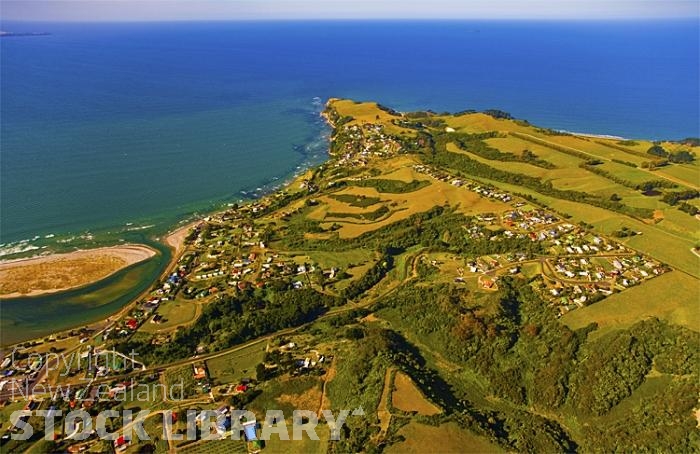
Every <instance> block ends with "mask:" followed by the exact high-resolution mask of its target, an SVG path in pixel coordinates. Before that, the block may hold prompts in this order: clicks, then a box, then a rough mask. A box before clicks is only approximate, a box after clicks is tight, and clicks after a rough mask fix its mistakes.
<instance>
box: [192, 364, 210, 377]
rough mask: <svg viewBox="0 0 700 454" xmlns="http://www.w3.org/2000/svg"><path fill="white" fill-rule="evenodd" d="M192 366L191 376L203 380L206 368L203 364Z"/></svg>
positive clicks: (205, 375)
mask: <svg viewBox="0 0 700 454" xmlns="http://www.w3.org/2000/svg"><path fill="white" fill-rule="evenodd" d="M192 367H193V368H194V373H193V374H192V378H194V379H195V380H203V379H205V378H207V369H206V368H205V367H204V366H203V365H200V366H198V365H194V366H192Z"/></svg>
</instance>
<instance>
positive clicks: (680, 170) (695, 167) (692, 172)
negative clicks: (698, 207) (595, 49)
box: [655, 161, 700, 188]
mask: <svg viewBox="0 0 700 454" xmlns="http://www.w3.org/2000/svg"><path fill="white" fill-rule="evenodd" d="M655 172H656V173H658V174H659V175H663V176H668V177H671V178H676V179H678V180H681V181H683V182H686V183H687V184H688V185H689V186H691V187H694V188H697V187H698V186H700V164H698V162H697V161H695V162H693V163H690V164H673V165H670V166H666V167H662V168H660V169H658V170H656V171H655Z"/></svg>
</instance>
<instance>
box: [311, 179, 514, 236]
mask: <svg viewBox="0 0 700 454" xmlns="http://www.w3.org/2000/svg"><path fill="white" fill-rule="evenodd" d="M354 190H355V188H353V192H354ZM374 194H376V192H375V193H374ZM382 200H386V201H387V202H388V203H389V204H390V205H391V206H392V210H395V211H394V212H393V213H392V214H391V216H389V217H388V218H387V219H383V220H381V221H378V222H372V223H365V224H351V223H343V222H342V221H341V220H338V221H334V222H337V223H338V224H339V225H340V226H341V228H340V229H339V230H338V232H339V235H340V237H341V238H354V237H357V236H359V235H361V234H363V233H365V232H369V231H373V230H376V229H378V228H380V227H383V226H385V225H388V224H391V223H394V222H396V221H400V220H402V219H406V218H408V217H410V216H411V215H413V214H416V213H421V212H424V211H427V210H429V209H431V208H433V207H434V206H442V205H445V204H448V205H450V206H452V207H457V208H458V210H459V211H461V212H463V213H465V214H474V213H483V212H493V211H503V210H504V209H506V208H507V207H508V205H506V204H503V203H501V202H496V201H493V200H490V199H485V198H482V197H480V196H479V195H478V194H476V193H474V192H471V191H466V190H464V189H463V188H458V187H456V186H453V185H451V184H448V183H444V182H442V181H433V182H432V183H431V185H430V186H427V187H424V188H422V189H419V190H418V191H415V192H412V193H410V194H382ZM327 224H328V225H324V227H328V226H330V223H327Z"/></svg>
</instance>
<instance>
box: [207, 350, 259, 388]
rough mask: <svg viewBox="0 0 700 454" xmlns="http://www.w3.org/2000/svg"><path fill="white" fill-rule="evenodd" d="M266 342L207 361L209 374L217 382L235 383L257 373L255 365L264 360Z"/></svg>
mask: <svg viewBox="0 0 700 454" xmlns="http://www.w3.org/2000/svg"><path fill="white" fill-rule="evenodd" d="M264 352H265V343H263V342H260V343H257V344H253V345H251V346H249V347H247V348H244V349H243V350H238V351H235V352H231V353H229V354H227V355H224V356H219V357H218V358H214V359H210V360H208V361H207V369H209V376H210V377H211V379H212V380H213V381H214V382H215V383H216V384H222V383H235V382H238V381H240V380H241V379H242V378H247V377H251V376H254V375H255V366H257V365H258V364H259V363H260V362H262V359H263V354H264Z"/></svg>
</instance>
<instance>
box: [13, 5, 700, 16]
mask: <svg viewBox="0 0 700 454" xmlns="http://www.w3.org/2000/svg"><path fill="white" fill-rule="evenodd" d="M0 7H1V8H0V17H1V18H2V19H3V20H6V21H10V20H38V21H173V20H280V19H282V20H285V19H286V20H296V19H508V20H510V19H546V20H559V19H665V18H695V19H697V18H698V17H699V16H700V14H699V12H700V2H698V1H697V0H302V1H298V0H0Z"/></svg>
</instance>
